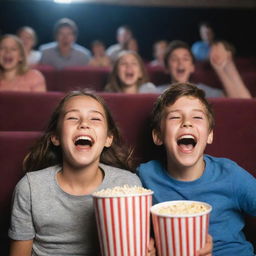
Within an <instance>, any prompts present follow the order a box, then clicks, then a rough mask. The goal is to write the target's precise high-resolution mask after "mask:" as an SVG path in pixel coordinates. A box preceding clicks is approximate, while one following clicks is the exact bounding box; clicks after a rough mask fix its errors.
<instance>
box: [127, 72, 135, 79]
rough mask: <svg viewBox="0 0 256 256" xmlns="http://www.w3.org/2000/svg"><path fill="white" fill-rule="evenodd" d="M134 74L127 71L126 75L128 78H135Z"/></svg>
mask: <svg viewBox="0 0 256 256" xmlns="http://www.w3.org/2000/svg"><path fill="white" fill-rule="evenodd" d="M133 75H134V74H133V73H132V72H127V73H125V77H126V78H128V79H130V78H133Z"/></svg>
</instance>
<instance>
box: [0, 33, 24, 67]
mask: <svg viewBox="0 0 256 256" xmlns="http://www.w3.org/2000/svg"><path fill="white" fill-rule="evenodd" d="M21 60H22V57H21V53H20V49H19V46H18V44H17V42H16V41H15V40H14V39H13V38H11V37H7V38H5V39H3V40H2V41H1V43H0V65H1V66H2V68H3V69H4V70H6V71H8V70H13V69H16V68H17V66H18V64H19V62H20V61H21Z"/></svg>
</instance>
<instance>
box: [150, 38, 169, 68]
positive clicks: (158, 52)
mask: <svg viewBox="0 0 256 256" xmlns="http://www.w3.org/2000/svg"><path fill="white" fill-rule="evenodd" d="M167 48H168V42H167V41H165V40H160V41H157V42H155V43H154V46H153V55H154V60H152V61H151V62H150V63H149V65H150V66H151V67H162V68H164V56H165V52H166V50H167Z"/></svg>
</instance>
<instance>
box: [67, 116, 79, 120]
mask: <svg viewBox="0 0 256 256" xmlns="http://www.w3.org/2000/svg"><path fill="white" fill-rule="evenodd" d="M67 120H78V118H77V117H74V116H70V117H67Z"/></svg>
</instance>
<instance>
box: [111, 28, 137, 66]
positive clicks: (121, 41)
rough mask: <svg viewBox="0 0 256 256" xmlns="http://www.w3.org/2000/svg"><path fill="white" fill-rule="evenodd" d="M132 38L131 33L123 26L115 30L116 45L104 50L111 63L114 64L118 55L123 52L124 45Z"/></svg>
mask: <svg viewBox="0 0 256 256" xmlns="http://www.w3.org/2000/svg"><path fill="white" fill-rule="evenodd" d="M132 37H133V33H132V30H131V29H130V27H129V26H127V25H124V26H121V27H119V28H118V29H117V32H116V40H117V43H116V44H113V45H111V46H109V47H108V48H107V50H106V53H107V55H108V56H109V57H110V59H111V61H113V62H114V61H115V60H116V58H117V56H118V54H119V53H120V52H121V51H123V50H125V44H126V43H127V41H129V39H131V38H132Z"/></svg>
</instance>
